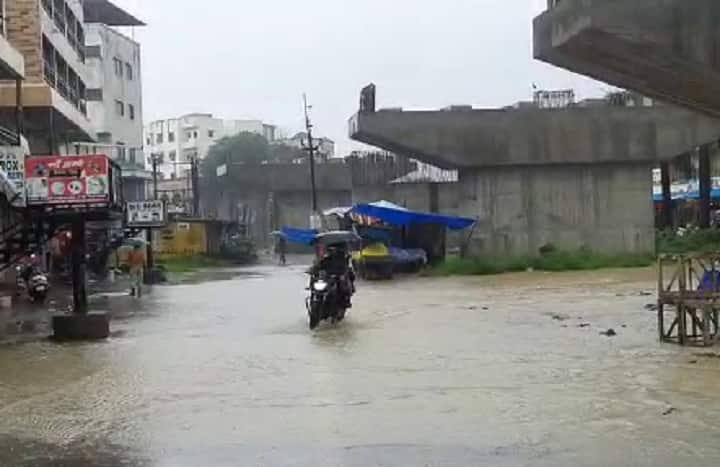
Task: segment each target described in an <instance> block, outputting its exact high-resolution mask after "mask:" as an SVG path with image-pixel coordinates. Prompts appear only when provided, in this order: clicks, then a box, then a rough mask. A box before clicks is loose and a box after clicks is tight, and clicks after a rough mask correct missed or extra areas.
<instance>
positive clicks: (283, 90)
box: [115, 0, 609, 154]
mask: <svg viewBox="0 0 720 467" xmlns="http://www.w3.org/2000/svg"><path fill="white" fill-rule="evenodd" d="M115 1H116V3H117V4H118V5H120V6H123V7H125V8H127V9H128V10H129V11H130V12H132V13H134V14H135V15H136V16H138V17H140V18H141V19H143V20H144V21H145V22H147V23H148V26H147V27H146V28H141V29H140V28H139V29H137V30H136V31H135V32H134V34H135V37H136V39H138V40H139V41H140V42H141V43H142V46H143V60H144V62H143V66H144V77H143V78H144V83H145V89H144V91H145V94H144V104H145V112H144V118H145V119H146V120H151V119H156V118H162V117H168V116H173V115H177V114H181V113H187V112H200V111H201V112H212V113H214V114H216V115H218V116H222V117H256V118H261V119H263V120H266V121H268V122H272V123H276V124H278V125H280V126H281V127H282V128H283V129H285V130H286V131H288V132H292V131H296V130H299V129H301V126H302V97H301V96H302V93H303V92H307V93H308V96H309V98H310V101H311V103H312V104H313V111H312V117H313V120H314V123H315V125H316V129H317V130H316V131H317V132H318V134H319V135H326V136H329V137H331V138H333V139H335V140H336V141H337V143H338V152H339V153H340V154H342V153H343V152H346V151H348V150H349V149H351V148H352V147H354V144H353V143H351V141H350V140H349V139H348V138H347V123H346V122H347V119H348V117H349V116H350V115H351V114H352V113H353V112H355V110H356V109H357V105H358V96H359V91H360V88H361V87H362V86H364V85H365V84H367V83H369V82H371V81H372V82H375V83H376V84H377V86H378V106H380V107H405V108H439V107H444V106H447V105H451V104H472V105H474V106H477V107H496V106H501V105H506V104H510V103H513V102H515V101H518V100H522V99H528V98H529V97H530V96H531V93H532V83H537V84H538V85H539V86H541V87H544V88H566V87H572V88H575V89H576V90H577V91H578V93H579V94H580V95H581V96H587V95H597V94H599V93H601V92H603V91H604V90H605V89H608V88H609V87H608V86H607V85H604V84H602V83H598V82H594V81H590V80H587V79H585V78H582V77H580V76H578V75H573V74H571V73H568V72H565V71H562V70H559V69H556V68H553V67H551V66H549V65H545V64H543V63H540V62H537V61H534V60H533V59H532V23H531V21H532V18H533V17H534V16H535V15H536V14H538V13H539V12H540V11H542V9H543V6H544V5H545V3H546V1H545V0H445V1H443V2H441V1H438V0H362V1H359V0H304V1H299V0H272V1H261V2H257V1H252V2H251V1H248V0H205V1H197V0H152V1H148V0H115Z"/></svg>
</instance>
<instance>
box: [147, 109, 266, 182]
mask: <svg viewBox="0 0 720 467" xmlns="http://www.w3.org/2000/svg"><path fill="white" fill-rule="evenodd" d="M242 132H249V133H255V134H258V135H263V136H264V137H265V139H267V140H268V141H270V142H272V141H274V140H275V132H276V127H275V126H274V125H271V124H268V123H263V122H262V121H260V120H237V119H235V120H227V119H221V118H216V117H214V116H213V115H212V114H207V113H193V114H187V115H183V116H181V117H177V118H170V119H165V120H156V121H153V122H150V123H149V124H148V125H146V126H145V141H144V142H145V155H146V157H145V164H146V168H147V169H148V170H152V163H153V158H155V159H156V160H157V166H158V172H159V173H160V174H161V176H162V178H164V179H173V178H185V177H187V174H188V172H189V171H190V161H191V160H192V159H195V158H197V159H204V158H205V157H206V156H207V154H208V151H209V150H210V148H211V147H212V145H213V144H215V143H216V142H217V141H219V140H220V139H222V138H224V137H227V136H234V135H237V134H238V133H242Z"/></svg>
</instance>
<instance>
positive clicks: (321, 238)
mask: <svg viewBox="0 0 720 467" xmlns="http://www.w3.org/2000/svg"><path fill="white" fill-rule="evenodd" d="M357 241H359V237H358V236H357V235H355V234H354V233H352V232H344V231H337V232H326V233H322V234H318V235H317V236H316V237H315V239H314V240H313V244H314V245H315V246H316V247H318V250H319V251H322V250H326V249H333V248H338V247H339V248H340V251H342V252H346V251H347V246H348V245H349V244H351V243H353V242H357ZM345 254H347V253H345ZM327 258H332V257H330V256H329V257H327ZM334 258H338V257H334ZM340 261H342V259H341V260H340ZM346 261H347V270H346V271H344V272H343V273H340V271H342V270H343V269H344V268H343V267H342V266H341V267H331V268H330V269H331V270H333V271H334V273H331V272H329V271H328V270H327V269H324V268H323V267H322V266H317V267H316V266H314V267H313V268H311V271H312V272H311V273H310V286H309V287H308V289H309V290H310V296H309V297H307V299H306V301H305V305H306V308H307V312H308V316H309V318H310V329H315V328H316V327H317V326H318V324H320V322H321V321H323V320H330V321H332V322H333V323H339V322H340V321H342V320H343V319H345V313H346V312H347V309H348V308H350V306H351V305H350V298H351V296H352V294H353V293H354V291H355V290H354V289H355V287H354V285H353V283H354V273H353V271H352V269H351V268H350V266H349V255H348V257H347V260H346ZM319 264H322V262H320V263H319ZM341 264H342V263H341Z"/></svg>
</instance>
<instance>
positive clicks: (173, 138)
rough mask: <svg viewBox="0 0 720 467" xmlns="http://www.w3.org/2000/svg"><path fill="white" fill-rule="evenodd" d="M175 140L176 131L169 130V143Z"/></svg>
mask: <svg viewBox="0 0 720 467" xmlns="http://www.w3.org/2000/svg"><path fill="white" fill-rule="evenodd" d="M174 141H175V133H174V132H172V131H168V143H172V142H174Z"/></svg>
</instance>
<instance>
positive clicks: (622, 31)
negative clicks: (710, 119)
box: [534, 0, 720, 117]
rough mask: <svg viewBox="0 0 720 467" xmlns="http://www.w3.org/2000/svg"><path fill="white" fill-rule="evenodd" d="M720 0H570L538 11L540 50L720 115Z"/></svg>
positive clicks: (581, 69) (571, 65) (548, 57)
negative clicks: (719, 45) (719, 0)
mask: <svg viewBox="0 0 720 467" xmlns="http://www.w3.org/2000/svg"><path fill="white" fill-rule="evenodd" d="M719 26H720V2H717V0H632V1H628V0H563V1H562V2H559V4H558V5H557V6H555V7H554V8H552V9H550V10H549V11H547V12H545V13H543V14H542V15H540V16H539V17H538V18H536V19H535V22H534V28H535V41H534V42H535V57H536V58H538V59H540V60H543V61H546V62H548V63H551V64H554V65H556V66H559V67H562V68H566V69H568V70H571V71H574V72H576V73H581V74H584V75H587V76H591V77H593V78H596V79H599V80H601V81H605V82H607V83H611V84H614V85H616V86H619V87H623V88H627V89H632V90H635V91H638V92H640V93H642V94H644V95H647V96H652V97H656V98H658V99H662V100H666V101H668V102H673V103H675V104H678V105H682V106H686V107H688V108H692V109H695V110H698V111H702V112H705V113H707V114H709V115H713V116H716V117H720V60H718V42H719V41H720V27H719Z"/></svg>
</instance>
